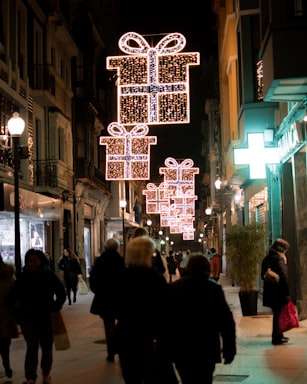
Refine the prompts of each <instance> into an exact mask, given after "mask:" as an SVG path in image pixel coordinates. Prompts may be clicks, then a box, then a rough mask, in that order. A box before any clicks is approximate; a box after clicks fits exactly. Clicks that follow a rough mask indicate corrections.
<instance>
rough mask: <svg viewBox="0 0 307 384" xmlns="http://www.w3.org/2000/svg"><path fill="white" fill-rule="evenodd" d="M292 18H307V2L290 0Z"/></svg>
mask: <svg viewBox="0 0 307 384" xmlns="http://www.w3.org/2000/svg"><path fill="white" fill-rule="evenodd" d="M287 8H288V15H290V17H307V0H288V7H287Z"/></svg>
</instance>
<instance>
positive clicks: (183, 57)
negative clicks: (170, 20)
mask: <svg viewBox="0 0 307 384" xmlns="http://www.w3.org/2000/svg"><path fill="white" fill-rule="evenodd" d="M118 45H119V48H120V49H121V51H123V52H124V53H126V54H128V55H132V56H129V57H127V56H114V57H112V56H110V57H107V69H111V70H112V69H117V76H118V81H117V87H118V94H117V97H118V121H119V122H120V123H122V124H126V125H131V124H136V123H140V122H143V123H145V122H146V123H147V124H167V123H174V122H177V123H188V122H189V111H190V107H189V96H188V83H189V71H188V66H189V65H199V61H200V60H199V52H192V53H180V54H179V52H181V50H182V49H183V48H184V47H185V45H186V39H185V37H184V36H183V35H182V34H180V33H171V34H169V35H167V36H165V37H164V38H162V39H161V40H160V41H159V43H158V44H157V45H156V46H155V47H154V48H152V47H150V45H149V44H148V42H147V41H146V40H145V39H144V38H143V37H142V36H141V35H139V34H138V33H135V32H128V33H125V34H124V35H123V36H122V37H121V38H120V40H119V43H118ZM129 67H131V68H129ZM144 96H145V97H144ZM159 96H160V98H159ZM125 97H126V100H125ZM139 111H141V113H140V112H139Z"/></svg>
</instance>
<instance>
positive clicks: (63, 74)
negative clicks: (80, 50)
mask: <svg viewBox="0 0 307 384" xmlns="http://www.w3.org/2000/svg"><path fill="white" fill-rule="evenodd" d="M60 76H61V79H63V80H65V63H64V60H61V73H60Z"/></svg>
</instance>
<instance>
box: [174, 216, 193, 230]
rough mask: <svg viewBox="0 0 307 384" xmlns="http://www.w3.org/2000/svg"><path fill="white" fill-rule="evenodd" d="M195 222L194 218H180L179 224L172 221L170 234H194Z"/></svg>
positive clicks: (178, 219)
mask: <svg viewBox="0 0 307 384" xmlns="http://www.w3.org/2000/svg"><path fill="white" fill-rule="evenodd" d="M194 220H195V217H194V216H178V218H177V223H175V222H172V221H170V233H190V232H192V233H194V231H195V229H194V226H193V222H194ZM178 231H179V232H178Z"/></svg>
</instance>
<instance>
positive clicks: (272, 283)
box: [261, 239, 291, 345]
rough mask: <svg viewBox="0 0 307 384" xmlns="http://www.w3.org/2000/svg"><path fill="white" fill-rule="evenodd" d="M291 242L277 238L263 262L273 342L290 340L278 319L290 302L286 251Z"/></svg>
mask: <svg viewBox="0 0 307 384" xmlns="http://www.w3.org/2000/svg"><path fill="white" fill-rule="evenodd" d="M289 246H290V244H289V243H288V242H287V241H286V240H284V239H276V240H275V241H274V243H273V244H272V246H271V248H270V250H269V253H268V254H267V255H266V256H265V258H264V259H263V260H262V263H261V278H262V280H263V305H264V306H265V307H270V308H271V309H272V312H273V324H272V344H273V345H280V344H284V343H287V342H288V341H289V338H288V337H285V336H284V334H283V333H281V332H280V331H279V328H278V319H279V316H280V313H281V310H282V308H283V306H284V305H285V304H286V303H287V302H289V301H290V300H291V299H290V293H289V285H288V266H287V258H286V251H287V250H288V249H289Z"/></svg>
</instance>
